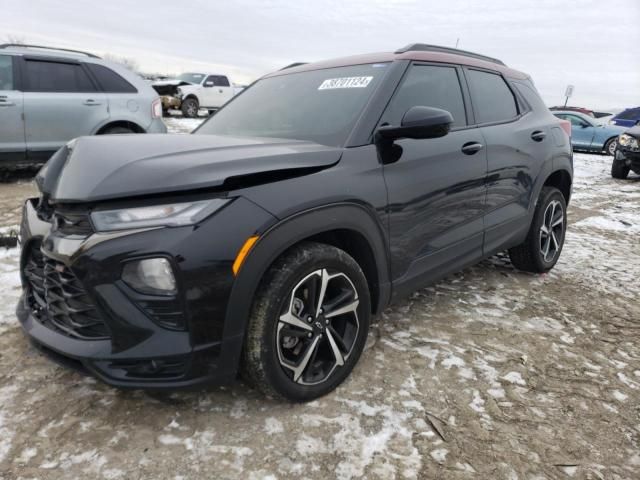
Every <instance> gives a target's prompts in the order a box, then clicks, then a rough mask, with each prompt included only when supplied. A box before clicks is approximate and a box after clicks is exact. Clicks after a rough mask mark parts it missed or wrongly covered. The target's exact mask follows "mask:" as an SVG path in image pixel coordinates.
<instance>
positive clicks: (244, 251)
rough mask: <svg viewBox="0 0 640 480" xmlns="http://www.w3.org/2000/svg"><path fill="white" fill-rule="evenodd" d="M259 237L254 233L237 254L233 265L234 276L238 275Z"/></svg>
mask: <svg viewBox="0 0 640 480" xmlns="http://www.w3.org/2000/svg"><path fill="white" fill-rule="evenodd" d="M258 238H259V237H258V236H257V235H253V236H251V237H249V238H247V240H246V241H245V242H244V244H243V245H242V248H241V249H240V251H239V252H238V255H236V259H235V260H234V262H233V266H232V267H231V269H232V270H233V275H234V276H235V275H238V272H239V271H240V267H242V264H243V263H244V260H245V258H247V255H249V252H250V251H251V248H253V245H254V244H255V243H256V242H257V241H258Z"/></svg>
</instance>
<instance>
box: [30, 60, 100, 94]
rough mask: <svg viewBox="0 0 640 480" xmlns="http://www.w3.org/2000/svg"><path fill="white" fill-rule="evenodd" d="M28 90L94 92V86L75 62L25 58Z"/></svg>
mask: <svg viewBox="0 0 640 480" xmlns="http://www.w3.org/2000/svg"><path fill="white" fill-rule="evenodd" d="M25 64H26V74H27V79H26V85H27V88H26V91H28V92H95V91H96V87H95V85H94V84H93V83H92V82H91V79H90V78H89V76H88V75H87V73H86V72H85V71H84V70H83V69H82V67H81V66H80V64H77V63H62V62H50V61H42V60H26V62H25Z"/></svg>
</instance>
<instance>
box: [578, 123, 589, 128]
mask: <svg viewBox="0 0 640 480" xmlns="http://www.w3.org/2000/svg"><path fill="white" fill-rule="evenodd" d="M580 126H581V127H582V128H589V127H590V126H591V125H589V124H588V123H582V124H580Z"/></svg>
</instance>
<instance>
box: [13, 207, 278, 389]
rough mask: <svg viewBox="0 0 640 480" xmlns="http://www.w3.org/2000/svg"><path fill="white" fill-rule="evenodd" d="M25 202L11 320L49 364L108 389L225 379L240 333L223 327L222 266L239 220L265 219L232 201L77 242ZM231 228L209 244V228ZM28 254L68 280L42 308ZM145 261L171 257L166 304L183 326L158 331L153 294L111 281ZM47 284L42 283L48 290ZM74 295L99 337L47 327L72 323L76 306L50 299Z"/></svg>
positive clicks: (227, 263) (229, 280) (241, 224)
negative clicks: (205, 215) (171, 286)
mask: <svg viewBox="0 0 640 480" xmlns="http://www.w3.org/2000/svg"><path fill="white" fill-rule="evenodd" d="M35 205H36V204H35V201H34V200H28V201H27V202H26V203H25V206H24V210H23V220H22V225H21V245H22V257H21V273H22V277H23V294H22V297H21V299H20V301H19V302H18V306H17V309H16V314H17V317H18V319H19V321H20V324H21V325H22V328H23V330H24V332H25V333H26V335H27V336H28V337H29V339H30V340H31V341H32V342H33V343H34V344H35V345H36V346H37V347H39V348H40V349H41V350H42V351H43V352H44V353H46V354H48V355H49V356H51V357H53V359H54V360H56V361H58V362H59V363H63V364H65V365H68V366H72V367H77V368H80V369H82V370H85V371H87V372H88V373H90V374H92V375H94V376H96V377H98V378H99V379H101V380H102V381H104V382H106V383H108V384H110V385H113V386H117V387H125V388H150V389H164V388H171V389H175V388H189V387H197V386H201V385H205V384H206V385H211V384H221V383H227V382H229V381H231V380H232V379H233V378H235V376H236V372H237V367H238V360H239V357H240V351H241V348H242V341H243V337H244V335H243V334H242V333H239V332H238V331H237V329H234V328H229V326H228V325H227V323H228V322H227V321H226V310H227V306H228V300H229V295H230V292H231V289H232V286H233V282H234V277H233V274H232V271H231V265H232V263H233V258H234V257H235V254H236V253H237V251H238V249H239V248H240V246H241V244H242V242H243V240H244V238H246V237H247V236H250V235H251V234H253V233H254V231H255V223H253V222H251V223H252V224H253V225H250V222H249V219H253V220H254V221H255V220H258V221H260V220H263V221H265V222H267V223H268V222H270V221H271V217H270V215H269V214H267V213H266V212H264V210H262V209H260V208H259V207H256V206H255V205H253V204H252V203H251V202H248V201H246V200H244V199H241V198H240V199H236V200H235V201H234V202H232V205H233V206H234V208H233V209H230V208H224V209H222V210H221V211H220V212H218V213H217V214H216V215H214V216H213V217H210V218H209V219H206V220H205V221H203V222H202V223H201V224H199V225H198V226H189V227H177V228H160V229H147V230H143V231H142V230H139V231H130V232H119V233H117V234H97V233H94V234H91V235H89V236H84V237H83V236H81V235H61V234H60V233H59V232H57V231H52V228H51V224H50V223H48V222H45V221H43V220H41V219H40V218H38V215H37V213H36V209H35ZM238 209H239V210H240V211H241V212H240V219H246V221H243V220H240V221H238V219H237V218H236V215H238V214H239V211H238ZM231 216H233V218H234V219H235V223H234V222H232V221H231V218H230V217H231ZM232 223H234V225H235V226H234V227H233V228H227V230H228V233H229V235H228V236H225V237H223V238H220V241H219V242H215V241H214V242H212V238H215V235H214V232H215V231H216V230H219V228H216V226H219V225H229V224H232ZM215 233H218V234H219V232H215ZM218 236H219V237H220V235H218ZM243 236H244V237H243ZM212 243H214V245H212ZM34 250H35V251H36V252H38V254H42V258H43V259H44V261H45V262H47V263H53V264H54V265H56V270H57V271H58V273H56V275H63V274H62V273H59V272H65V273H64V275H66V277H64V279H66V280H68V279H69V278H73V279H74V282H76V280H77V282H76V283H73V286H72V287H68V286H67V290H66V291H63V292H62V293H61V292H60V291H59V290H58V291H56V296H55V297H54V299H55V301H51V302H49V300H50V299H49V296H50V295H51V294H50V293H47V294H46V295H45V296H46V302H47V303H46V305H47V306H46V307H45V308H44V309H43V308H41V305H42V303H38V304H37V303H34V298H35V296H34V292H36V293H37V291H38V288H36V284H35V283H34V280H33V276H32V275H31V272H30V271H29V266H28V265H29V261H30V255H32V254H33V253H34ZM150 256H165V257H168V258H171V261H172V264H173V265H174V270H175V274H176V279H177V282H178V286H179V294H178V296H177V297H179V298H177V299H176V302H174V304H177V305H180V309H181V314H182V318H183V320H184V328H167V326H166V325H165V324H163V323H162V322H160V321H158V317H157V316H155V315H154V314H155V310H153V309H151V308H150V307H148V301H151V300H153V298H151V299H150V298H149V296H144V295H140V294H137V292H134V291H132V290H131V289H130V288H128V287H127V286H126V284H124V283H123V282H122V281H121V280H120V275H121V271H122V265H123V263H125V262H126V261H128V260H131V259H135V258H140V257H150ZM58 266H59V267H60V268H59V269H58ZM45 271H46V269H45ZM56 278H57V277H56ZM67 283H69V282H67ZM52 285H53V286H52ZM56 286H58V287H59V284H58V283H56V284H53V283H49V284H48V289H49V290H53V289H54V288H56ZM79 289H82V290H83V291H82V298H83V299H87V298H88V299H90V300H86V302H85V303H87V302H90V303H91V304H92V307H93V308H94V310H95V312H97V315H98V316H99V318H100V319H101V320H102V321H103V322H104V324H105V325H106V328H107V332H108V335H107V336H95V338H87V337H86V336H82V335H78V334H77V332H78V331H77V330H73V328H72V329H71V331H69V330H68V329H64V328H59V323H56V322H54V321H51V319H52V318H54V317H55V315H56V314H59V312H60V311H61V309H62V310H64V311H65V312H64V314H65V315H67V316H66V317H65V318H67V319H71V321H70V323H71V324H73V323H74V321H76V322H79V321H80V320H79V317H77V316H74V315H76V313H74V312H75V310H74V308H75V307H78V303H77V302H75V301H67V302H66V303H64V301H62V300H60V299H61V298H62V297H65V296H67V295H68V294H73V295H75V294H77V293H78V290H79ZM73 295H69V296H73ZM41 296H42V295H41ZM141 298H142V300H141ZM61 302H62V303H61ZM74 302H75V303H74ZM72 310H73V312H72V313H71V314H69V312H70V311H72ZM78 311H79V310H78ZM56 312H57V313H56ZM83 335H84V334H83Z"/></svg>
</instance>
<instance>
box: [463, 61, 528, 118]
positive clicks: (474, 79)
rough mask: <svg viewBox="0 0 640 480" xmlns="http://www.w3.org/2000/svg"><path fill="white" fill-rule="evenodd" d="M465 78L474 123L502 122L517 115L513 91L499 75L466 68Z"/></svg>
mask: <svg viewBox="0 0 640 480" xmlns="http://www.w3.org/2000/svg"><path fill="white" fill-rule="evenodd" d="M467 80H468V82H469V90H470V91H471V102H472V103H473V111H474V112H475V116H476V123H492V122H503V121H507V120H511V119H513V118H515V117H517V116H518V107H517V106H516V100H515V98H514V96H513V93H512V92H511V90H510V89H509V87H508V86H507V84H506V83H505V81H504V79H503V78H502V77H501V76H500V75H498V74H495V73H489V72H483V71H480V70H467Z"/></svg>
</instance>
